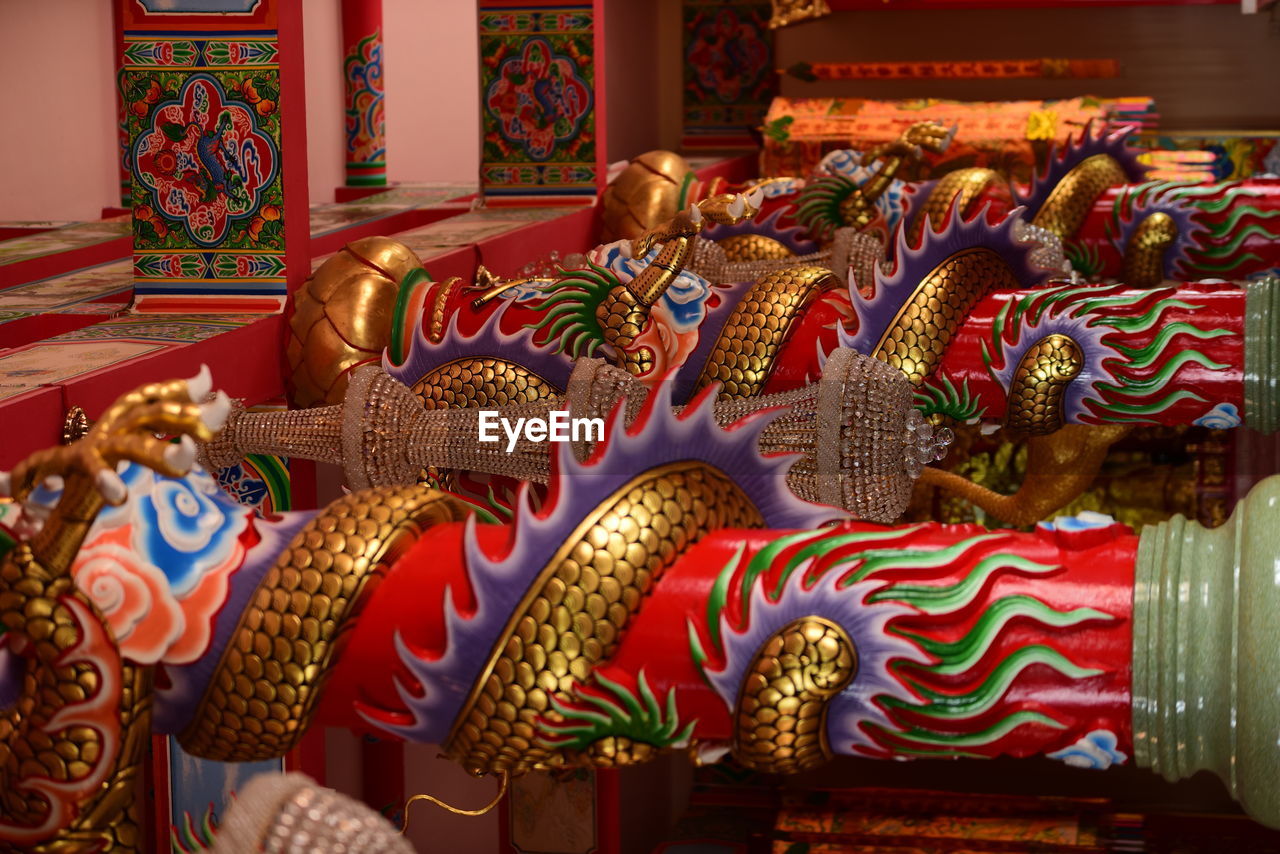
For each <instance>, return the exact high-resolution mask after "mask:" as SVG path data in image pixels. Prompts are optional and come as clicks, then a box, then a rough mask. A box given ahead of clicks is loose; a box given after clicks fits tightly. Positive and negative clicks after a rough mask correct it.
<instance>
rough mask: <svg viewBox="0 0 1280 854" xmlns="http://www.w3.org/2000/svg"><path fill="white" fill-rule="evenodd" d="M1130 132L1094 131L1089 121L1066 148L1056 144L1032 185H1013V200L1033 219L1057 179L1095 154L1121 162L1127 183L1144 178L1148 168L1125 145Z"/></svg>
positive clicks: (1047, 197) (1124, 129)
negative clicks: (1022, 186)
mask: <svg viewBox="0 0 1280 854" xmlns="http://www.w3.org/2000/svg"><path fill="white" fill-rule="evenodd" d="M1132 133H1133V128H1132V127H1125V128H1121V129H1120V130H1118V131H1115V132H1113V133H1107V132H1106V130H1105V128H1104V129H1103V130H1101V131H1100V132H1098V133H1094V130H1093V123H1092V122H1090V123H1089V124H1088V125H1087V126H1086V127H1085V129H1084V130H1083V131H1082V132H1081V134H1080V136H1079V138H1078V139H1072V140H1071V141H1070V142H1068V143H1067V146H1066V148H1064V149H1062V150H1061V151H1059V150H1058V147H1057V146H1056V145H1055V146H1054V147H1053V148H1052V149H1051V150H1050V152H1049V161H1048V168H1046V169H1045V170H1044V172H1042V173H1040V174H1038V175H1036V177H1035V180H1034V181H1032V182H1031V186H1030V187H1029V188H1028V189H1027V190H1019V189H1017V188H1014V199H1016V200H1017V202H1018V204H1020V205H1023V206H1024V207H1026V209H1027V214H1026V216H1027V219H1028V220H1032V219H1035V217H1036V214H1038V213H1040V208H1041V207H1043V206H1044V203H1045V202H1046V201H1048V199H1049V196H1050V195H1051V194H1052V193H1053V190H1054V188H1055V187H1057V186H1058V182H1059V181H1061V180H1062V179H1063V178H1064V177H1066V174H1067V173H1068V172H1070V171H1071V170H1072V169H1074V168H1075V167H1076V166H1079V165H1080V164H1081V163H1083V162H1084V161H1086V160H1088V159H1089V158H1090V157H1093V156H1094V155H1097V154H1106V155H1110V156H1111V158H1112V159H1114V160H1115V161H1116V163H1118V164H1120V169H1121V170H1122V171H1123V172H1124V174H1125V176H1126V177H1127V178H1128V179H1129V183H1131V184H1137V183H1139V182H1141V181H1143V180H1145V179H1146V177H1147V167H1146V166H1143V165H1142V164H1141V163H1139V162H1138V156H1137V154H1136V153H1135V152H1134V150H1133V149H1132V148H1130V147H1129V146H1128V145H1127V142H1128V140H1129V135H1130V134H1132Z"/></svg>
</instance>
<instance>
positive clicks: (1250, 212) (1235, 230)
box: [1108, 181, 1280, 276]
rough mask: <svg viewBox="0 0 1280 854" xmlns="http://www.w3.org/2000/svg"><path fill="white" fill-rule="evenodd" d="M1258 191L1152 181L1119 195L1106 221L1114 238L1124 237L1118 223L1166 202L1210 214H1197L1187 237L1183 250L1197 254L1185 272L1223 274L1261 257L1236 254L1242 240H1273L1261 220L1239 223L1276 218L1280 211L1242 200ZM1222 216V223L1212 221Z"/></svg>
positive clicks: (1271, 234) (1213, 185)
mask: <svg viewBox="0 0 1280 854" xmlns="http://www.w3.org/2000/svg"><path fill="white" fill-rule="evenodd" d="M1258 192H1259V191H1258V190H1256V189H1254V188H1252V187H1245V186H1241V185H1239V184H1233V183H1225V184H1191V183H1182V182H1177V181H1151V182H1149V183H1146V184H1141V185H1139V186H1137V187H1135V188H1133V190H1132V191H1131V192H1128V193H1121V194H1120V195H1119V196H1117V197H1116V201H1115V204H1114V205H1113V206H1112V210H1111V219H1110V222H1109V223H1108V228H1109V232H1110V234H1111V235H1112V237H1113V240H1116V239H1118V237H1117V236H1118V235H1120V234H1123V233H1124V232H1123V228H1122V225H1123V224H1124V223H1128V222H1132V221H1133V219H1134V217H1135V216H1142V215H1143V213H1144V212H1145V210H1148V209H1154V210H1159V206H1160V203H1162V202H1165V201H1168V202H1172V203H1173V204H1177V203H1178V202H1186V203H1188V204H1189V205H1191V206H1192V207H1193V209H1194V210H1195V211H1197V212H1199V213H1204V214H1208V216H1196V217H1195V223H1196V226H1197V228H1195V229H1194V230H1193V235H1190V238H1191V241H1190V245H1189V246H1188V247H1187V248H1189V249H1190V250H1191V251H1193V252H1195V253H1196V254H1197V255H1200V256H1203V257H1202V258H1199V259H1192V258H1189V257H1187V256H1185V255H1184V256H1183V257H1184V258H1185V263H1186V264H1187V267H1188V269H1187V270H1185V271H1184V273H1185V274H1186V275H1188V276H1190V275H1191V274H1193V273H1197V272H1198V273H1225V272H1228V271H1231V270H1234V269H1236V268H1237V267H1240V266H1241V265H1244V264H1251V263H1254V262H1257V261H1259V260H1261V259H1259V258H1258V256H1257V255H1255V254H1253V253H1252V252H1250V253H1247V254H1245V255H1240V254H1238V253H1239V252H1240V249H1241V247H1242V246H1244V243H1245V241H1246V240H1248V239H1249V238H1250V237H1252V236H1254V235H1260V236H1262V237H1265V238H1268V239H1271V238H1272V236H1273V229H1271V228H1269V227H1268V226H1267V225H1266V224H1264V223H1263V222H1256V221H1255V222H1249V223H1247V224H1246V225H1245V226H1244V227H1243V228H1241V227H1240V224H1241V221H1242V220H1243V219H1245V218H1246V217H1249V218H1252V219H1254V220H1268V219H1271V218H1273V217H1275V216H1280V211H1277V210H1272V211H1262V210H1260V209H1259V208H1257V207H1254V206H1253V205H1250V204H1247V203H1245V202H1244V201H1243V200H1244V199H1247V198H1249V197H1251V196H1256V195H1258ZM1223 213H1226V216H1224V217H1222V218H1221V219H1218V220H1216V221H1215V220H1214V219H1212V217H1216V216H1219V215H1221V214H1223ZM1121 249H1123V247H1121Z"/></svg>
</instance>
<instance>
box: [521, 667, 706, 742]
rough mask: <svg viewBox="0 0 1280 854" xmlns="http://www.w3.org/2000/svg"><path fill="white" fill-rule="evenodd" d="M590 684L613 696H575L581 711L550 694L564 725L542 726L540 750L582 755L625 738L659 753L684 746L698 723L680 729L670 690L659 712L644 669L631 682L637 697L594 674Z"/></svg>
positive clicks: (678, 717) (551, 724)
mask: <svg viewBox="0 0 1280 854" xmlns="http://www.w3.org/2000/svg"><path fill="white" fill-rule="evenodd" d="M594 683H595V684H596V685H598V686H599V687H601V688H603V689H605V690H606V691H608V693H609V694H611V695H612V697H597V696H595V695H594V694H588V693H586V692H585V691H584V692H579V694H578V699H579V700H581V701H582V702H583V705H580V706H570V705H567V704H565V703H563V702H561V701H560V700H558V699H556V698H555V696H554V695H553V696H552V697H551V708H553V709H554V710H555V711H557V712H559V713H560V714H561V715H562V716H563V717H564V719H565V722H564V723H550V722H548V721H543V722H542V723H541V725H540V726H541V729H542V731H543V732H545V733H547V736H548V737H545V738H539V742H540V743H541V744H542V745H543V746H544V747H555V748H565V747H568V748H570V749H573V750H584V749H586V748H587V747H590V746H591V744H592V742H595V741H599V740H600V739H602V738H607V737H609V736H624V737H626V738H629V739H631V740H632V741H638V742H644V743H645V744H650V745H653V746H654V747H655V748H658V749H661V748H664V747H671V746H672V745H680V744H684V743H687V742H688V740H689V736H690V735H691V734H692V733H693V727H694V725H695V724H697V721H696V720H693V721H690V722H689V723H688V724H686V725H685V726H684V728H683V729H679V727H680V715H679V713H678V711H677V709H676V692H675V689H674V688H672V689H671V690H669V691H667V696H666V701H665V706H666V708H665V709H664V708H663V707H662V706H660V705H659V704H658V698H657V697H655V696H654V694H653V689H652V688H650V687H649V681H648V680H647V679H646V678H645V675H644V671H643V670H641V671H640V675H639V677H638V678H637V679H636V688H637V690H638V691H639V692H640V696H639V697H636V695H635V694H634V693H632V692H631V691H630V690H629V689H628V688H627V687H626V686H624V685H621V684H619V683H617V682H614V681H613V680H611V679H609V678H608V677H606V676H604V675H603V674H602V673H599V672H596V673H595V674H594Z"/></svg>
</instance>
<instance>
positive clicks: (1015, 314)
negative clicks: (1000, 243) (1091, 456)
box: [982, 285, 1237, 424]
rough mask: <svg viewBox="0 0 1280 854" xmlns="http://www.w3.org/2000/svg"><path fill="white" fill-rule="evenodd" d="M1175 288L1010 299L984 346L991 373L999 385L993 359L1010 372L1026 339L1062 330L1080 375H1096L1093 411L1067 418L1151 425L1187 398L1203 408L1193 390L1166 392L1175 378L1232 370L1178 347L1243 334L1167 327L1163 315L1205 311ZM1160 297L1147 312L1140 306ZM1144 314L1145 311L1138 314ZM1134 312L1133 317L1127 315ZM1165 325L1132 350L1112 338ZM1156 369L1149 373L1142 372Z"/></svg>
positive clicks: (1089, 403)
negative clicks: (1198, 370) (1188, 372)
mask: <svg viewBox="0 0 1280 854" xmlns="http://www.w3.org/2000/svg"><path fill="white" fill-rule="evenodd" d="M1174 293H1175V291H1174V290H1173V289H1172V288H1163V289H1160V290H1158V291H1148V290H1132V291H1129V290H1127V289H1125V288H1123V286H1121V287H1099V286H1097V285H1083V286H1079V285H1077V286H1071V285H1067V286H1062V287H1058V288H1046V289H1043V290H1039V291H1031V292H1028V293H1025V294H1024V295H1023V296H1021V297H1020V298H1018V299H1016V300H1009V301H1007V302H1005V304H1004V305H1003V306H1002V307H1001V309H1000V311H999V312H998V313H997V314H996V317H995V322H994V323H993V324H992V326H991V338H990V342H988V341H985V340H984V341H983V342H982V360H983V363H984V364H985V365H986V367H987V371H988V372H989V373H990V374H991V375H992V377H994V378H995V379H997V380H999V379H1000V376H999V374H998V373H997V368H996V367H995V363H996V359H995V356H994V355H993V354H995V353H999V354H1000V355H1001V366H1000V368H999V370H1001V371H1008V370H1009V369H1010V363H1011V361H1012V360H1013V358H1014V356H1012V355H1010V351H1011V348H1013V347H1016V346H1017V345H1018V343H1019V342H1020V341H1021V340H1024V339H1032V340H1034V339H1038V338H1040V337H1042V336H1044V335H1049V334H1052V333H1054V332H1061V333H1062V334H1065V335H1068V336H1070V337H1071V338H1072V340H1074V341H1075V342H1076V343H1077V344H1078V345H1079V346H1080V348H1081V350H1082V352H1083V353H1084V358H1085V365H1084V369H1083V370H1082V371H1081V373H1083V374H1085V375H1086V376H1090V377H1095V378H1097V379H1095V380H1093V383H1094V385H1093V388H1092V389H1091V390H1090V392H1089V393H1087V395H1086V396H1085V398H1084V401H1085V404H1086V407H1087V408H1088V409H1089V410H1091V411H1085V412H1074V413H1069V417H1071V418H1073V419H1074V418H1076V417H1079V416H1080V415H1089V414H1092V415H1095V416H1097V417H1100V418H1102V419H1104V420H1106V421H1110V422H1135V423H1147V424H1149V423H1152V422H1153V421H1154V419H1152V418H1151V417H1150V416H1152V415H1156V414H1158V413H1161V412H1164V411H1165V410H1167V409H1169V408H1170V407H1172V406H1174V405H1176V404H1177V403H1179V402H1181V401H1183V400H1194V401H1199V402H1204V398H1203V397H1201V396H1200V395H1198V394H1196V393H1195V392H1193V391H1190V390H1188V389H1174V390H1170V391H1165V389H1167V388H1168V387H1169V384H1170V381H1171V380H1172V379H1173V378H1174V376H1175V375H1176V374H1177V373H1178V372H1179V371H1180V370H1182V369H1183V368H1184V367H1185V366H1187V365H1199V366H1200V367H1202V368H1207V369H1208V370H1211V371H1221V370H1227V369H1228V368H1229V367H1230V366H1229V365H1227V364H1226V363H1224V362H1218V361H1215V360H1214V359H1211V358H1209V357H1208V356H1207V355H1205V354H1204V353H1203V352H1201V351H1200V350H1197V349H1196V348H1195V347H1192V346H1186V345H1185V344H1179V346H1176V347H1175V346H1173V342H1174V340H1175V339H1177V338H1178V337H1179V336H1186V337H1189V338H1193V339H1195V340H1197V341H1209V340H1213V339H1216V338H1221V337H1223V336H1224V335H1235V334H1237V333H1235V332H1233V331H1232V330H1230V329H1223V328H1213V329H1202V328H1200V327H1199V326H1196V325H1195V324H1193V323H1188V322H1186V321H1176V322H1173V323H1169V322H1166V321H1165V319H1164V316H1165V313H1166V312H1168V311H1170V310H1171V309H1175V308H1180V309H1184V310H1194V309H1196V308H1199V306H1197V305H1195V304H1193V303H1189V302H1186V301H1185V300H1181V299H1178V298H1177V297H1175V296H1173V294H1174ZM1153 295H1160V296H1159V297H1158V298H1156V299H1155V300H1154V302H1152V303H1151V305H1150V306H1148V307H1147V308H1146V309H1145V310H1142V309H1141V307H1142V304H1143V303H1144V302H1146V301H1147V300H1150V299H1152V297H1153ZM1138 311H1141V313H1135V312H1138ZM1124 312H1129V313H1124ZM1157 326H1159V327H1160V329H1159V332H1157V333H1156V334H1155V335H1154V336H1153V337H1152V338H1151V339H1150V340H1149V341H1147V342H1145V343H1144V344H1142V345H1140V346H1129V345H1126V344H1121V343H1119V341H1117V340H1114V339H1115V338H1116V337H1118V336H1120V335H1140V334H1143V333H1146V332H1150V331H1151V330H1152V329H1154V328H1156V327H1157ZM1152 367H1155V368H1156V370H1155V371H1154V372H1153V373H1151V374H1150V375H1147V376H1143V375H1141V372H1142V371H1145V370H1148V369H1150V368H1152Z"/></svg>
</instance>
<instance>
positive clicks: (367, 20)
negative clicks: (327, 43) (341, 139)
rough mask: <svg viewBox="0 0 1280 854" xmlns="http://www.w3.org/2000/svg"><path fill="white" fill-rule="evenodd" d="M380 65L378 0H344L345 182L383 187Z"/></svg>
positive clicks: (384, 125) (383, 122)
mask: <svg viewBox="0 0 1280 854" xmlns="http://www.w3.org/2000/svg"><path fill="white" fill-rule="evenodd" d="M382 68H383V66H382V2H381V0H342V75H343V80H344V81H345V92H346V94H345V101H344V108H345V111H346V145H347V147H346V152H347V154H346V157H347V186H348V187H382V186H386V183H387V122H386V114H385V105H386V98H385V90H384V88H383V84H382Z"/></svg>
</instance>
